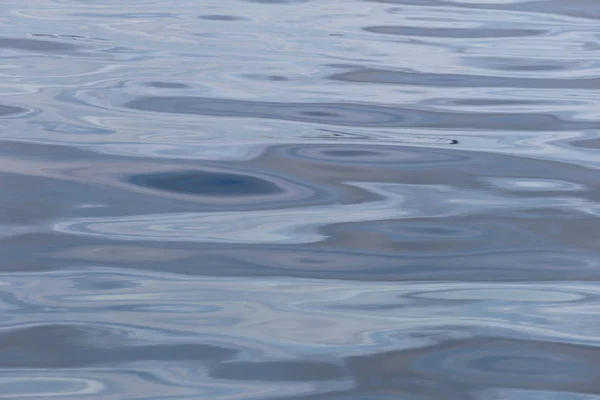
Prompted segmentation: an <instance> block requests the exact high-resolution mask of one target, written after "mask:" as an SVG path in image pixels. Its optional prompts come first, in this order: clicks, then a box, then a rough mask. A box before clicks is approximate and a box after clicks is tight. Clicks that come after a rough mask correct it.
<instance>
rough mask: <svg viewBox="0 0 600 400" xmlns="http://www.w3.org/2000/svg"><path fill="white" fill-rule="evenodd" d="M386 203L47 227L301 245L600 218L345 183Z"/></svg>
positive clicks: (446, 193) (568, 202)
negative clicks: (435, 228) (334, 234)
mask: <svg viewBox="0 0 600 400" xmlns="http://www.w3.org/2000/svg"><path fill="white" fill-rule="evenodd" d="M346 184H347V185H351V186H355V187H358V188H361V189H364V190H368V191H370V192H371V193H373V194H376V195H379V196H381V197H383V200H378V201H370V202H364V203H359V204H332V205H326V206H317V207H302V208H293V209H269V210H260V211H235V212H189V213H173V214H150V215H137V216H128V217H99V218H82V219H77V220H71V221H62V222H57V223H54V224H53V225H52V230H54V231H57V232H64V233H69V234H76V235H86V236H94V237H105V238H110V239H117V240H145V241H182V242H190V241H191V242H204V243H249V244H258V243H262V244H267V243H271V244H302V243H314V242H319V241H322V240H324V239H325V238H326V237H327V236H326V235H324V234H323V233H321V232H320V229H322V228H323V227H325V226H328V225H332V224H338V223H352V222H366V221H379V220H392V219H408V218H441V217H444V218H447V217H452V216H459V215H478V214H479V213H482V212H491V211H492V210H497V212H502V213H505V214H507V215H508V213H510V214H511V217H516V216H517V215H516V213H517V212H521V218H527V215H528V210H531V209H538V210H539V209H559V210H561V211H562V210H564V212H565V213H566V215H572V214H573V213H583V214H588V215H591V216H599V215H600V204H597V203H596V202H592V201H590V200H586V199H583V198H577V197H564V196H555V197H553V196H548V197H545V198H523V197H519V196H508V195H504V196H503V195H498V194H492V193H486V192H479V191H474V190H465V189H460V188H453V187H450V186H443V185H411V184H392V183H385V184H382V183H366V182H361V183H358V182H352V183H350V182H346Z"/></svg>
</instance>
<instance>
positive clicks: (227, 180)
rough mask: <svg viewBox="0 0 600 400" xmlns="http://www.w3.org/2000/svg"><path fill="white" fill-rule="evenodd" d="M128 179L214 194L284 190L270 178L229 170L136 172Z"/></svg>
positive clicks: (185, 191) (167, 188)
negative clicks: (140, 173)
mask: <svg viewBox="0 0 600 400" xmlns="http://www.w3.org/2000/svg"><path fill="white" fill-rule="evenodd" d="M129 182H130V183H133V184H134V185H137V186H144V187H148V188H151V189H157V190H163V191H166V192H174V193H183V194H192V195H200V196H214V197H230V196H231V197H234V196H260V195H265V194H275V193H280V192H281V191H282V190H281V188H280V187H279V186H278V185H276V184H275V183H273V182H270V181H268V180H265V179H262V178H258V177H255V176H251V175H242V174H234V173H228V172H208V171H186V172H173V173H171V172H169V173H157V174H146V175H136V176H133V177H131V178H130V180H129Z"/></svg>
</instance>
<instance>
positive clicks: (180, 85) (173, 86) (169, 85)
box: [145, 81, 189, 89]
mask: <svg viewBox="0 0 600 400" xmlns="http://www.w3.org/2000/svg"><path fill="white" fill-rule="evenodd" d="M145 85H146V86H150V87H155V88H159V89H185V88H188V87H189V86H188V85H186V84H184V83H177V82H158V81H157V82H146V83H145Z"/></svg>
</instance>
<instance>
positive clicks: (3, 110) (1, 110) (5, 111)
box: [0, 104, 27, 117]
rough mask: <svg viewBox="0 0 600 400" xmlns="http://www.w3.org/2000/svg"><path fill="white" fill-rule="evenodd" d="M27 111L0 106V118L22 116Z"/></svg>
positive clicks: (15, 107) (14, 107)
mask: <svg viewBox="0 0 600 400" xmlns="http://www.w3.org/2000/svg"><path fill="white" fill-rule="evenodd" d="M25 111H27V109H25V108H21V107H17V106H7V105H4V104H0V117H5V116H8V115H15V114H21V113H24V112H25Z"/></svg>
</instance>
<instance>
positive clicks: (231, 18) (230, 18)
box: [198, 15, 244, 21]
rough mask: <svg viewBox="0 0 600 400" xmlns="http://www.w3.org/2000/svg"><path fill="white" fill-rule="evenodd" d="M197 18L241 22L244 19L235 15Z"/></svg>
mask: <svg viewBox="0 0 600 400" xmlns="http://www.w3.org/2000/svg"><path fill="white" fill-rule="evenodd" d="M198 18H200V19H207V20H211V21H243V20H244V18H242V17H237V16H235V15H201V16H199V17H198Z"/></svg>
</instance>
